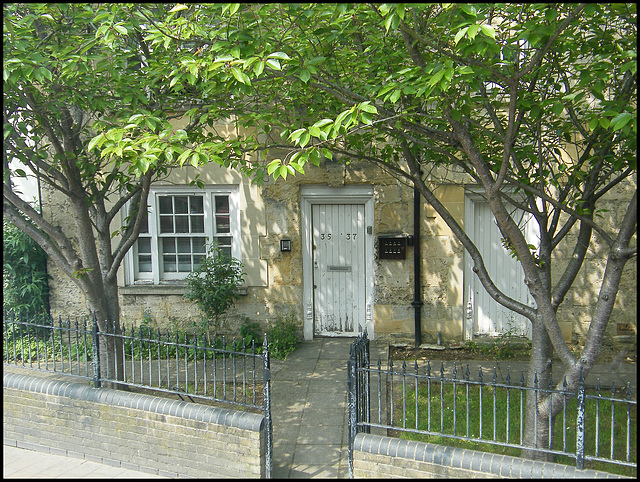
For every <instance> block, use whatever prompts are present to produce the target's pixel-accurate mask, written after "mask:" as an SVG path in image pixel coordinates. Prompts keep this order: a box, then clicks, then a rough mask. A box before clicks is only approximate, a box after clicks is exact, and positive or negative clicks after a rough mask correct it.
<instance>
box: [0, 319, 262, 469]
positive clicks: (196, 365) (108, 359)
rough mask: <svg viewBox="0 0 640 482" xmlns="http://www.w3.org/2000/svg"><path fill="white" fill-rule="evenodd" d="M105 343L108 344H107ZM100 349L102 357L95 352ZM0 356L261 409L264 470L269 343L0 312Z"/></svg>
mask: <svg viewBox="0 0 640 482" xmlns="http://www.w3.org/2000/svg"><path fill="white" fill-rule="evenodd" d="M107 346H109V349H108V350H107V349H105V347H107ZM101 350H103V352H102V356H100V352H101ZM3 361H4V364H5V365H15V366H20V367H23V368H27V369H33V370H42V371H48V372H57V373H63V374H65V375H68V376H74V377H79V378H83V379H88V380H91V381H92V383H93V385H94V387H96V388H100V387H101V385H102V384H103V383H104V382H111V383H112V384H115V385H116V386H117V385H126V386H128V387H136V388H139V389H146V390H153V391H155V392H164V393H167V394H174V395H176V396H177V397H179V398H181V399H183V400H184V399H185V398H187V399H189V400H191V401H194V402H195V401H198V400H199V401H200V402H203V401H205V400H209V401H212V402H218V403H221V404H223V405H226V404H229V405H230V406H237V407H242V409H248V410H259V411H261V412H262V413H263V414H264V416H265V421H266V437H267V440H266V452H267V453H266V472H267V477H270V475H271V467H272V449H273V440H272V437H273V435H272V434H273V431H272V419H271V376H270V356H269V344H268V340H267V336H266V334H265V337H264V342H263V343H262V344H261V345H258V346H256V344H255V343H254V342H252V343H251V344H250V345H249V346H247V345H246V344H245V342H244V340H235V339H233V340H231V342H228V341H227V340H226V338H225V337H218V338H216V337H213V338H211V339H209V337H208V336H205V335H195V334H185V333H178V332H174V333H171V332H168V331H167V332H165V333H164V334H162V333H161V332H160V330H155V331H153V330H151V329H149V328H147V327H138V328H134V327H131V328H129V329H127V328H126V327H123V328H122V330H121V332H120V333H115V332H114V330H105V331H101V330H100V329H99V327H98V323H97V320H96V319H95V317H94V318H93V319H92V320H91V321H89V320H88V319H87V318H84V319H82V320H78V319H77V318H76V319H75V320H74V321H72V320H71V319H69V318H67V320H66V321H65V320H63V319H62V318H61V317H60V318H59V319H58V320H57V321H55V320H54V319H52V318H47V317H40V318H32V319H26V318H23V319H17V318H16V317H15V316H13V315H8V314H7V313H4V316H3Z"/></svg>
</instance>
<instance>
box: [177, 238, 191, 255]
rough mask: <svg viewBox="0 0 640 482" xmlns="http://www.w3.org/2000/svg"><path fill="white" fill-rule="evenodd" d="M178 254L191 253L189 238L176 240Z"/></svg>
mask: <svg viewBox="0 0 640 482" xmlns="http://www.w3.org/2000/svg"><path fill="white" fill-rule="evenodd" d="M178 253H191V240H190V239H189V238H178Z"/></svg>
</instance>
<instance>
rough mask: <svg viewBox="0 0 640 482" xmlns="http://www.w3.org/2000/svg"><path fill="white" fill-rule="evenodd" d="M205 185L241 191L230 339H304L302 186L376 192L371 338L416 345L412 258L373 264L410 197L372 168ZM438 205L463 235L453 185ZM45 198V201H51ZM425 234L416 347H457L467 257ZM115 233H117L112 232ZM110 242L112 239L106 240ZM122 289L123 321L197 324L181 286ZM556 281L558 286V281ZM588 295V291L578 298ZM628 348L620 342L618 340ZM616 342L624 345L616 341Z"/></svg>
mask: <svg viewBox="0 0 640 482" xmlns="http://www.w3.org/2000/svg"><path fill="white" fill-rule="evenodd" d="M199 173H200V177H201V179H202V180H203V181H204V182H205V183H211V184H235V185H239V186H240V207H241V229H242V245H243V249H242V251H243V259H242V261H243V263H244V264H245V271H246V272H247V276H246V278H245V280H246V287H245V289H244V295H243V296H242V297H241V298H240V300H238V301H237V302H236V304H235V306H234V308H232V309H231V311H230V313H229V322H228V323H227V325H226V327H225V328H226V330H227V331H231V332H233V331H237V330H238V329H239V327H240V324H241V322H242V320H243V319H244V318H248V319H250V320H251V321H257V322H259V323H260V324H261V325H262V327H263V328H265V329H266V328H267V327H268V325H269V324H271V323H273V321H274V320H276V319H277V318H279V317H284V316H287V315H291V316H292V317H294V318H295V319H297V321H298V323H299V326H300V332H302V320H303V316H302V314H303V313H302V312H303V308H302V304H303V303H302V294H303V285H302V280H303V276H302V251H301V248H302V239H301V231H302V221H301V211H300V200H301V195H300V187H301V186H302V185H305V184H315V185H326V186H330V187H339V186H354V185H363V184H366V185H373V191H374V201H375V203H374V234H375V239H376V241H375V242H376V245H375V247H374V253H375V254H374V257H375V259H374V278H375V294H374V298H375V305H374V313H373V315H374V325H375V336H376V337H377V338H383V339H389V340H392V339H393V340H406V341H411V340H413V332H414V308H413V307H412V306H411V302H412V301H413V298H414V293H413V284H414V283H413V273H414V267H413V248H411V247H408V248H407V257H406V259H405V260H380V259H378V255H377V237H378V236H380V235H397V234H404V235H407V234H413V189H412V188H411V187H409V186H406V185H404V184H402V183H399V182H398V181H397V180H395V179H394V178H392V177H390V176H389V175H387V174H386V173H385V172H384V171H382V170H381V169H380V168H379V167H377V166H374V165H372V164H369V163H351V164H349V165H345V164H344V163H339V162H331V161H325V162H322V163H321V164H320V166H319V167H315V166H308V167H307V166H306V175H304V176H302V175H297V176H295V177H289V178H288V179H287V180H286V181H283V180H282V179H279V180H278V181H273V180H271V179H265V181H264V182H263V184H262V187H261V188H257V187H256V186H251V185H250V183H249V182H248V181H247V180H245V179H243V178H242V176H241V175H240V174H238V173H235V172H233V171H231V170H227V169H224V168H221V167H219V166H210V167H206V168H201V169H200V170H199ZM195 174H196V170H195V169H193V168H191V167H188V168H184V169H182V170H180V171H177V172H175V173H174V174H172V176H171V177H170V178H169V179H168V181H167V182H170V183H172V184H185V185H188V183H189V182H190V181H191V180H193V179H194V178H195ZM630 192H631V187H630V186H629V185H625V186H618V187H617V188H616V189H614V190H613V191H612V192H611V193H609V194H608V195H607V198H606V200H607V203H609V204H610V206H611V207H612V208H614V207H615V206H617V205H619V204H620V203H621V201H622V200H623V199H628V197H629V196H630ZM435 193H436V195H437V196H438V198H439V199H440V200H441V201H442V202H443V203H444V205H445V206H446V207H447V208H448V209H449V210H450V212H451V213H452V214H453V216H454V217H455V218H456V219H458V220H459V221H460V222H461V223H462V224H463V225H464V212H465V209H464V206H465V191H464V188H463V187H461V186H459V185H442V186H439V187H438V188H437V189H435ZM49 194H50V193H49ZM45 199H47V201H46V203H45V215H47V216H49V217H50V218H51V219H52V220H53V221H54V222H55V223H56V224H58V225H60V226H61V227H62V228H63V230H66V231H68V230H69V229H70V226H68V217H66V216H65V215H64V213H65V209H64V205H62V204H60V202H59V201H56V200H55V198H53V199H52V198H51V197H50V196H47V197H46V198H45ZM421 213H422V219H421V233H422V245H421V253H422V277H423V279H422V299H423V302H424V305H423V307H422V331H423V336H422V338H423V341H425V342H432V341H435V334H436V333H437V332H441V333H442V336H443V338H444V339H445V340H462V337H463V319H464V316H465V313H464V301H463V279H464V268H463V266H464V249H463V247H462V245H461V243H460V242H459V241H458V240H457V239H456V238H455V237H454V236H453V234H452V233H451V230H450V229H449V227H448V226H447V225H446V224H445V223H444V221H443V220H442V219H441V218H440V217H439V216H438V215H437V214H436V213H435V211H434V210H433V208H431V206H429V205H428V204H426V203H423V205H422V207H421ZM602 215H604V216H607V217H608V218H609V222H610V223H611V225H617V224H619V223H620V220H621V219H622V216H624V213H621V212H616V210H615V209H611V210H610V211H609V212H606V213H602ZM117 227H118V226H114V228H117ZM283 237H286V238H289V239H291V241H292V251H291V252H284V253H283V252H280V250H279V241H280V239H281V238H283ZM113 242H114V243H116V242H117V238H115V239H114V240H113ZM570 254H571V253H570V252H569V248H563V247H562V246H561V247H560V249H559V251H558V253H557V255H556V258H555V259H554V263H557V264H558V266H559V267H560V266H562V265H563V263H566V262H565V261H564V260H567V259H568V258H569V257H570ZM606 255H607V250H606V248H605V246H604V244H603V243H602V240H601V239H600V238H599V236H598V235H597V234H594V246H593V247H592V249H590V251H589V254H588V255H587V260H586V262H585V266H584V267H583V269H582V270H581V272H580V275H579V276H578V280H577V284H576V288H574V289H573V290H572V291H571V292H570V293H569V295H568V296H567V299H566V301H565V305H564V306H563V307H562V308H561V310H560V312H559V315H560V319H561V328H562V330H563V333H564V335H565V339H566V340H567V341H571V340H572V339H577V338H580V337H583V336H584V334H585V333H586V330H587V329H588V324H589V321H590V318H589V317H590V314H589V312H590V309H591V306H592V304H593V302H594V300H595V299H596V297H597V292H596V291H595V290H594V289H590V288H588V287H590V286H595V285H594V283H597V282H599V280H600V279H601V276H602V273H603V270H604V265H605V263H606ZM122 271H123V270H122V269H121V273H120V275H119V285H120V286H121V294H120V299H121V312H122V319H123V320H124V321H126V322H127V323H130V322H133V323H139V321H140V320H141V319H142V316H143V313H144V312H145V310H147V311H148V312H149V313H150V316H151V320H152V326H157V327H167V326H178V327H182V328H188V327H189V326H192V325H193V323H195V322H198V321H199V320H200V314H199V312H198V310H197V308H196V307H195V306H194V305H192V304H191V303H189V302H188V301H186V300H184V299H183V297H182V294H183V293H184V287H182V286H179V285H178V286H176V285H173V286H167V285H164V286H160V287H158V286H126V285H125V282H124V276H123V275H122ZM50 273H51V274H52V276H53V277H54V278H55V281H54V282H52V283H51V288H52V290H51V306H52V311H53V313H54V315H56V316H57V315H58V314H63V315H65V314H70V315H72V316H73V315H76V314H81V313H86V306H85V301H84V299H83V297H82V295H81V294H80V293H79V291H78V290H77V288H76V286H75V284H74V283H73V282H72V281H71V280H69V279H68V278H66V277H65V276H64V275H62V274H61V272H60V271H59V270H58V269H57V268H55V266H53V265H52V264H50ZM556 279H557V278H556ZM635 280H636V264H635V261H632V262H630V263H628V266H627V268H626V270H625V274H624V276H623V280H622V283H621V289H620V294H619V295H618V298H617V301H616V308H615V311H614V314H613V315H612V321H613V323H611V325H610V327H609V329H608V330H609V333H608V334H609V335H610V336H609V339H610V340H614V339H616V338H615V337H619V338H617V340H618V341H620V340H623V341H624V340H626V341H633V340H634V339H635V336H636V335H635V333H636V331H635V323H636V322H635V320H636V293H637V286H636V281H635ZM585 287H586V289H585ZM625 336H626V337H627V338H624V337H625ZM620 337H622V338H620Z"/></svg>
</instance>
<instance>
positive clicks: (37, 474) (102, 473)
mask: <svg viewBox="0 0 640 482" xmlns="http://www.w3.org/2000/svg"><path fill="white" fill-rule="evenodd" d="M2 458H3V467H2V478H3V479H56V478H64V479H67V478H83V479H150V478H156V479H164V478H168V477H163V476H161V475H158V474H152V473H148V472H141V471H137V470H130V469H126V468H123V467H114V466H113V465H108V464H104V463H98V462H92V461H90V460H86V459H81V458H75V457H69V456H62V455H54V454H50V453H46V452H40V451H34V450H28V449H23V448H18V447H12V446H10V445H3V446H2Z"/></svg>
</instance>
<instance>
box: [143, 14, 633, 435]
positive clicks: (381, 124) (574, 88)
mask: <svg viewBox="0 0 640 482" xmlns="http://www.w3.org/2000/svg"><path fill="white" fill-rule="evenodd" d="M175 8H176V9H177V8H179V9H181V13H182V14H183V15H184V17H186V18H188V19H190V20H188V21H187V23H188V25H189V28H188V29H187V30H186V31H185V35H184V39H186V38H188V39H189V40H190V41H193V39H195V38H197V39H200V41H201V42H202V43H201V50H200V51H199V55H198V56H197V57H196V58H194V59H193V62H194V64H190V66H186V65H183V66H182V67H180V68H178V69H176V70H174V71H173V72H172V73H171V81H170V82H174V83H175V82H180V81H182V80H183V79H184V78H185V76H186V77H188V76H189V74H191V75H192V76H193V78H191V77H189V80H190V83H191V85H193V86H194V88H196V90H200V91H202V92H203V93H206V92H207V91H208V89H209V86H211V85H213V86H216V85H218V83H219V82H224V83H226V85H229V86H233V88H234V89H237V90H235V92H237V97H234V99H233V104H234V105H235V106H236V108H237V109H236V111H235V113H234V114H235V116H236V117H235V122H237V123H238V124H239V125H242V126H244V127H248V128H251V129H253V130H254V131H253V133H252V132H251V131H249V133H248V134H247V136H246V138H244V139H242V146H243V147H244V148H245V149H247V150H251V149H253V150H257V152H259V153H261V154H264V153H265V152H268V151H269V150H271V151H270V152H273V153H282V152H284V153H285V155H282V154H276V155H275V156H273V155H272V156H271V158H269V157H267V156H264V155H263V156H260V157H258V160H257V161H256V160H255V159H254V160H253V161H247V160H246V159H241V160H240V162H237V163H235V162H232V163H230V164H231V165H233V166H235V167H239V168H241V169H244V170H245V171H246V172H247V173H250V174H252V175H254V176H255V178H256V179H257V181H258V182H259V181H260V180H261V179H262V176H264V175H270V176H272V177H274V178H279V177H283V178H286V177H287V176H289V175H294V174H296V173H304V168H305V165H306V164H307V163H312V164H315V165H319V164H320V163H321V162H323V161H326V160H334V161H344V162H350V160H361V161H362V160H365V161H371V162H374V163H376V164H378V165H379V166H380V167H381V168H383V169H385V170H387V171H388V172H390V173H391V174H393V175H394V176H396V177H398V178H399V179H403V180H405V181H407V180H408V181H410V182H412V183H413V184H414V185H415V186H416V188H417V189H418V190H419V191H420V193H421V194H422V195H423V196H424V198H425V199H426V200H427V201H428V202H429V203H430V204H431V205H432V206H433V207H434V209H435V210H436V211H437V212H438V214H439V215H440V216H441V217H442V219H443V220H444V221H445V222H446V223H447V224H448V225H449V227H450V228H451V229H452V231H453V232H454V234H455V235H456V237H457V238H458V239H459V240H460V241H461V243H462V244H463V245H464V247H465V249H466V250H467V252H468V253H469V255H470V256H471V258H472V259H473V263H474V272H475V273H476V274H477V276H478V277H479V279H480V280H481V282H482V284H483V286H484V287H485V289H486V290H487V291H488V292H489V293H490V295H491V296H492V297H493V298H494V299H495V300H496V301H498V302H499V303H501V304H502V305H504V306H506V307H507V308H509V309H511V310H513V311H515V312H517V313H519V314H521V315H524V316H525V317H527V318H528V319H529V320H530V321H531V323H532V329H533V330H532V331H533V342H534V350H533V353H534V356H533V357H532V362H531V365H530V371H529V383H532V382H533V378H534V376H535V373H536V372H537V374H538V379H539V383H541V384H544V383H546V380H547V379H548V376H549V373H550V367H551V364H550V360H551V357H552V353H553V352H554V351H555V352H556V353H557V354H558V356H559V357H560V359H561V360H562V363H563V365H564V368H565V375H566V376H567V382H568V384H569V386H573V385H574V384H575V383H577V380H578V378H579V376H580V373H581V372H582V373H583V374H586V373H588V371H589V370H590V368H591V367H592V366H593V363H594V362H595V360H596V359H597V356H598V353H599V350H600V347H601V345H602V340H603V336H604V331H605V328H606V326H607V323H608V321H609V318H610V315H611V311H612V309H613V306H614V302H615V299H616V294H617V292H618V288H619V284H620V279H621V276H622V272H623V269H624V266H625V264H626V263H627V261H628V260H629V259H631V258H633V257H635V256H636V253H637V248H636V234H635V233H636V209H637V201H636V185H635V183H636V172H637V164H636V135H637V115H636V108H637V105H636V103H635V99H636V93H637V65H636V58H637V49H636V41H637V27H636V7H635V5H631V4H606V5H600V4H557V5H555V4H554V5H551V4H508V5H494V4H473V5H465V4H443V5H439V4H429V5H410V4H406V5H404V4H382V5H378V4H374V5H371V4H353V5H351V4H338V5H335V4H331V5H328V4H276V5H250V6H238V5H233V6H230V5H216V6H211V5H206V6H202V5H190V6H186V5H181V6H177V7H175ZM203 17H205V18H209V19H216V21H215V22H213V21H211V20H210V21H209V22H208V23H207V24H206V25H203V23H202V22H199V21H197V19H199V18H203ZM158 26H159V28H158V31H157V32H156V33H154V34H152V35H156V39H155V40H154V41H160V39H161V38H164V40H165V41H168V42H171V40H173V41H174V42H176V45H178V44H180V43H181V42H182V41H183V38H181V37H180V36H175V35H174V36H172V37H171V40H167V37H166V35H165V34H166V33H167V32H173V31H174V29H173V23H172V22H170V21H166V22H165V21H164V20H161V19H159V20H158ZM213 88H214V89H215V87H213ZM209 112H216V106H215V105H211V106H209V107H206V106H203V107H202V108H200V109H198V110H196V111H193V112H190V113H189V115H191V116H196V117H197V116H207V115H209ZM192 118H193V117H192ZM276 156H277V158H275V159H274V158H273V157H276ZM265 171H266V172H265ZM442 182H447V183H450V182H459V183H463V184H464V185H470V186H477V187H478V188H479V189H480V192H481V194H482V196H483V197H484V198H485V199H486V201H487V203H488V205H489V207H490V208H491V210H492V212H493V215H494V217H495V220H496V222H497V224H498V226H499V228H500V230H501V232H502V234H503V237H504V241H505V245H506V246H507V247H508V248H509V249H510V250H511V251H512V253H513V255H514V256H515V257H517V259H518V260H519V262H520V263H521V265H522V267H523V270H524V273H525V283H526V284H527V286H528V288H529V291H530V293H531V295H532V298H533V299H534V300H535V306H527V305H525V304H523V303H521V302H519V301H518V300H514V299H511V298H509V297H508V296H506V295H505V294H504V293H502V292H500V290H498V288H497V287H496V286H495V284H494V283H493V280H491V278H490V276H489V274H488V272H487V270H486V269H485V265H484V260H483V258H482V255H481V254H480V252H479V251H478V249H477V248H476V246H475V245H474V244H473V242H472V241H471V240H470V239H469V237H468V236H467V234H466V233H465V231H464V229H463V227H462V226H461V225H460V224H459V222H458V221H457V220H456V219H455V217H453V216H452V215H451V213H450V212H449V211H448V210H447V209H446V207H445V206H443V205H442V204H441V203H440V202H439V201H438V199H437V197H436V196H435V195H434V189H435V187H437V186H438V185H439V184H440V183H442ZM614 189H626V190H627V192H628V199H629V202H628V204H626V205H619V206H617V208H618V209H617V210H616V213H614V214H609V213H605V212H604V211H602V209H604V208H605V207H606V203H605V199H606V196H607V194H609V193H610V192H611V191H612V190H614ZM514 206H515V207H518V208H520V209H521V210H524V211H526V212H528V213H531V215H532V216H533V218H534V219H535V221H536V223H537V224H538V226H539V228H540V236H541V239H540V246H539V247H537V249H532V247H531V245H530V244H529V243H528V242H527V240H526V239H525V236H524V233H523V232H522V230H521V228H520V227H519V225H518V223H517V220H516V219H514V218H513V216H512V215H511V214H512V211H513V207H514ZM594 241H597V242H598V243H603V244H604V245H605V246H606V247H607V249H608V251H609V252H608V257H607V264H606V269H605V272H604V274H603V278H602V283H601V285H600V287H599V288H598V289H599V291H600V292H599V296H598V298H597V301H596V302H595V303H594V305H593V307H592V310H591V313H590V315H591V316H590V318H591V323H590V328H589V332H588V333H587V336H586V344H585V347H584V349H583V351H582V352H581V353H580V354H578V355H577V356H575V355H574V354H573V353H572V352H571V351H570V350H569V347H568V346H567V344H566V342H565V341H564V338H563V336H562V332H561V329H560V325H559V319H558V313H559V308H560V306H561V305H562V303H563V301H564V300H565V298H566V296H567V294H568V293H569V290H570V289H571V287H572V286H574V283H575V281H576V279H577V277H578V273H579V272H580V270H581V269H582V268H583V266H584V262H585V257H586V254H587V252H588V250H589V248H590V246H592V243H593V242H594ZM567 246H568V250H569V252H571V256H570V259H568V260H567V262H566V263H560V264H557V263H555V260H556V258H554V256H555V253H557V252H558V250H559V248H560V247H562V248H563V249H566V247H567ZM552 274H553V277H552ZM558 409H559V407H555V406H554V407H551V406H550V405H549V400H548V399H545V400H544V401H543V402H541V403H540V404H539V406H538V412H539V416H542V417H543V418H544V417H545V416H546V413H548V412H549V410H551V412H552V413H555V412H556V410H558ZM530 413H531V414H533V413H534V412H533V411H531V412H530ZM529 425H531V424H529ZM541 430H542V431H544V430H545V429H544V428H542V429H541ZM538 435H539V436H540V437H542V438H538V441H539V443H540V440H544V437H545V436H546V435H545V434H544V433H542V432H541V433H540V434H538ZM528 437H532V432H531V431H529V434H528ZM530 440H532V438H530Z"/></svg>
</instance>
